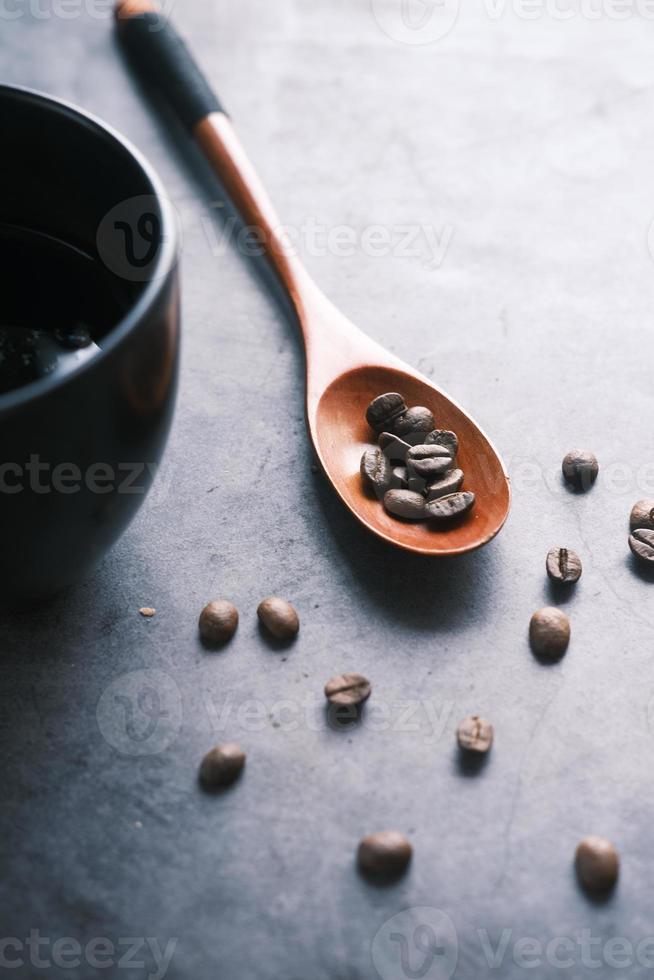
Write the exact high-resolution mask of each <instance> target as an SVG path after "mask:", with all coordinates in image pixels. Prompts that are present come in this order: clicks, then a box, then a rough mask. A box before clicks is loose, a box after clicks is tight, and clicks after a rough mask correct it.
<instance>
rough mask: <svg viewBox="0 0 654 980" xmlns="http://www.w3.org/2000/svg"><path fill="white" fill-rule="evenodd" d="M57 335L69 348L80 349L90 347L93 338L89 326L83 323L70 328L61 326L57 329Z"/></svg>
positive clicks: (64, 345)
mask: <svg viewBox="0 0 654 980" xmlns="http://www.w3.org/2000/svg"><path fill="white" fill-rule="evenodd" d="M55 337H56V338H57V340H58V341H59V343H60V344H61V346H62V347H66V348H67V349H68V350H80V349H81V348H83V347H88V346H89V345H90V344H91V341H92V340H93V338H92V337H91V334H90V332H89V329H88V327H86V326H85V325H84V324H83V323H77V324H75V326H73V327H69V328H68V329H63V328H61V327H60V328H58V329H57V330H55Z"/></svg>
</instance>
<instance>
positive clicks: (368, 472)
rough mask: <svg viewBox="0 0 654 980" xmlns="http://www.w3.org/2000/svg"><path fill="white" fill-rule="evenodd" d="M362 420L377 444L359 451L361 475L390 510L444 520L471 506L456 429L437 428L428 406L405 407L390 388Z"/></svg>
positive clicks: (407, 517)
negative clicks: (459, 462)
mask: <svg viewBox="0 0 654 980" xmlns="http://www.w3.org/2000/svg"><path fill="white" fill-rule="evenodd" d="M366 420H367V422H368V424H369V425H370V427H371V429H372V430H373V431H374V432H375V434H376V435H377V438H378V445H377V446H373V447H371V448H370V449H366V451H365V452H364V454H363V456H362V457H361V479H362V480H363V484H364V486H365V487H366V489H367V490H369V491H371V492H372V493H374V494H375V496H376V497H377V499H378V500H383V502H384V507H385V508H386V510H387V511H388V512H389V513H390V514H393V515H394V516H396V517H403V518H404V519H405V520H411V521H434V522H436V523H438V524H442V523H447V522H448V521H452V520H454V519H455V518H458V517H463V515H465V514H467V513H468V512H469V511H470V510H471V509H472V507H473V506H474V503H475V495H474V493H472V492H471V491H470V490H461V487H462V485H463V480H464V475H463V471H462V470H460V469H458V468H457V465H456V456H457V452H458V450H459V440H458V439H457V436H456V433H455V432H451V431H450V430H449V429H437V428H435V425H436V423H435V420H434V416H433V413H432V412H431V411H430V410H429V409H428V408H425V407H424V406H422V405H418V406H416V407H414V408H407V405H406V402H405V401H404V398H403V397H402V395H400V394H398V392H396V391H389V392H386V393H385V394H383V395H379V396H378V397H377V398H375V399H374V400H373V401H371V403H370V404H369V405H368V408H367V410H366Z"/></svg>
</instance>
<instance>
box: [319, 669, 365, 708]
mask: <svg viewBox="0 0 654 980" xmlns="http://www.w3.org/2000/svg"><path fill="white" fill-rule="evenodd" d="M371 691H372V686H371V684H370V681H369V680H368V678H367V677H364V676H363V674H355V673H347V674H339V675H338V676H337V677H332V678H331V679H330V680H328V681H327V683H326V684H325V697H326V698H327V700H328V701H329V703H330V704H335V705H339V706H343V705H354V706H358V705H360V704H363V702H364V701H367V700H368V698H369V697H370V692H371Z"/></svg>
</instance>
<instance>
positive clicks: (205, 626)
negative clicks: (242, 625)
mask: <svg viewBox="0 0 654 980" xmlns="http://www.w3.org/2000/svg"><path fill="white" fill-rule="evenodd" d="M237 626H238V609H237V608H236V606H235V605H233V604H232V603H231V602H228V601H227V599H216V600H215V601H214V602H210V603H209V604H208V605H206V606H205V607H204V609H203V610H202V612H201V613H200V621H199V623H198V627H199V630H200V636H201V637H202V639H203V640H206V641H207V643H227V641H228V640H231V638H232V637H233V635H234V633H235V632H236V627H237Z"/></svg>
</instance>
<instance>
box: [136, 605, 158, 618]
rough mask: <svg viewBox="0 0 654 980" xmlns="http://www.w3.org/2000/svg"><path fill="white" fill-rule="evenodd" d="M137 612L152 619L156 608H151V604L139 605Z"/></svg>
mask: <svg viewBox="0 0 654 980" xmlns="http://www.w3.org/2000/svg"><path fill="white" fill-rule="evenodd" d="M139 612H140V614H141V616H143V617H144V618H145V619H152V617H153V616H155V615H156V612H157V610H156V609H153V608H152V606H141V608H140V609H139Z"/></svg>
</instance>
